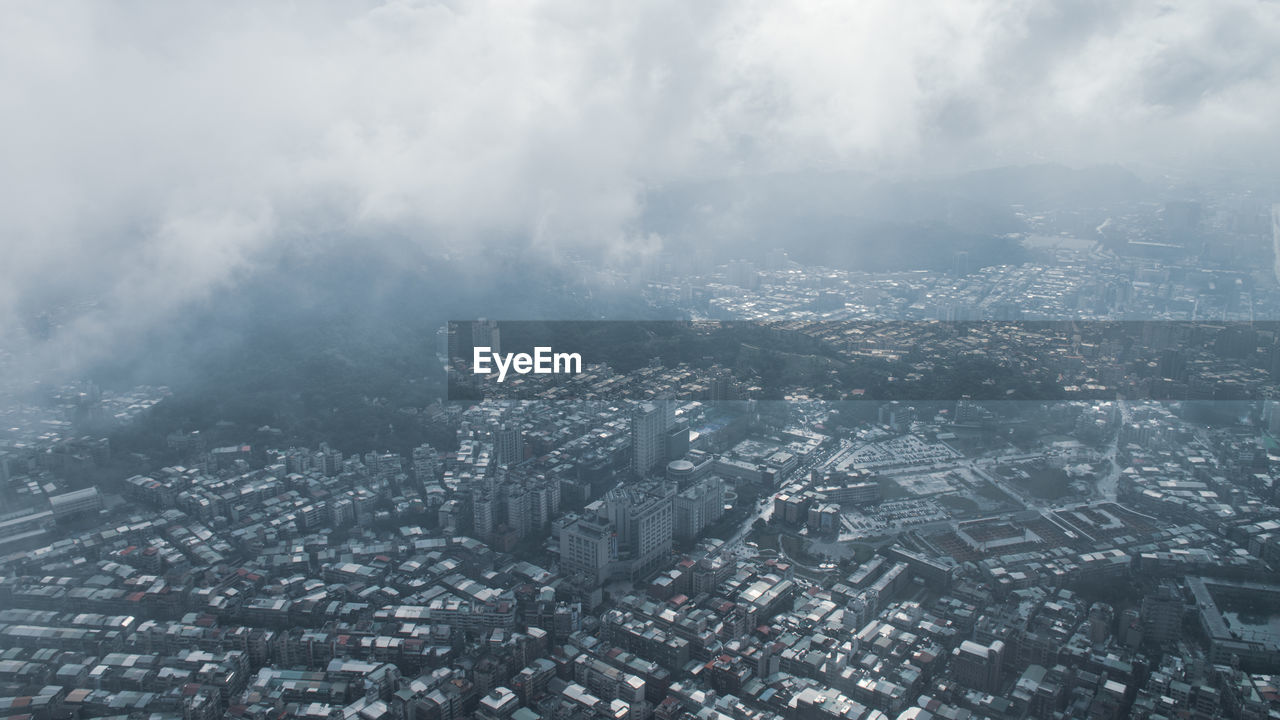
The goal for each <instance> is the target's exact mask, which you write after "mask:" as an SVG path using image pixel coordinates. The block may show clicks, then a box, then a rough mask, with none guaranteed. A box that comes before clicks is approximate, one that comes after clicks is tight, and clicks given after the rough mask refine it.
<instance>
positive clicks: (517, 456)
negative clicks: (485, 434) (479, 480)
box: [493, 423, 524, 465]
mask: <svg viewBox="0 0 1280 720" xmlns="http://www.w3.org/2000/svg"><path fill="white" fill-rule="evenodd" d="M493 452H494V455H496V458H495V459H496V460H497V463H498V464H499V465H515V464H516V463H519V462H520V461H521V460H524V435H522V434H521V432H520V428H519V427H516V426H515V425H508V424H506V423H503V424H502V425H501V426H500V427H499V428H498V429H497V430H494V432H493Z"/></svg>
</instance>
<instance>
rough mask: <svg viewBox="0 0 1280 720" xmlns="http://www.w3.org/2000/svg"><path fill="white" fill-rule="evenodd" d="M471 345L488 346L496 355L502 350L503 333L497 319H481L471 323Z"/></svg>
mask: <svg viewBox="0 0 1280 720" xmlns="http://www.w3.org/2000/svg"><path fill="white" fill-rule="evenodd" d="M471 346H472V347H487V348H489V350H490V352H492V353H493V354H495V355H498V354H501V352H502V334H501V333H500V332H499V331H498V321H497V320H485V319H484V318H480V319H479V320H477V321H475V322H473V323H471Z"/></svg>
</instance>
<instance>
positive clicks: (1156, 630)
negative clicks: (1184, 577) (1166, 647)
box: [1141, 582, 1185, 644]
mask: <svg viewBox="0 0 1280 720" xmlns="http://www.w3.org/2000/svg"><path fill="white" fill-rule="evenodd" d="M1184 609H1185V606H1184V603H1183V602H1182V598H1181V596H1180V594H1179V592H1178V588H1177V587H1176V586H1174V585H1173V584H1172V583H1167V582H1165V583H1161V584H1160V586H1159V587H1157V588H1156V589H1155V592H1151V593H1148V594H1146V595H1144V596H1143V598H1142V613H1141V617H1142V636H1143V638H1144V639H1146V640H1148V641H1150V642H1152V643H1156V644H1163V643H1169V642H1174V641H1176V640H1177V639H1178V638H1179V637H1180V636H1181V635H1182V613H1183V611H1184Z"/></svg>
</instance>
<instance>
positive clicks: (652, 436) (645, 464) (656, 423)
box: [631, 403, 667, 475]
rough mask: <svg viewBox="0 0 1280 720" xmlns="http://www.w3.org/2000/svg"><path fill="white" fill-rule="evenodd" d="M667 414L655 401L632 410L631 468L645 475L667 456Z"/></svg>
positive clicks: (638, 473)
mask: <svg viewBox="0 0 1280 720" xmlns="http://www.w3.org/2000/svg"><path fill="white" fill-rule="evenodd" d="M665 429H666V416H665V414H664V413H663V409H662V408H661V407H659V406H658V405H655V404H653V403H643V404H641V405H640V406H639V407H638V408H636V409H635V410H633V411H632V412H631V453H632V455H631V469H632V470H634V471H635V472H636V474H637V475H645V474H647V473H648V472H649V471H650V470H652V469H653V466H654V465H657V464H658V463H659V462H662V461H663V460H664V459H665V458H666V452H667V438H666V434H665V432H664V431H665Z"/></svg>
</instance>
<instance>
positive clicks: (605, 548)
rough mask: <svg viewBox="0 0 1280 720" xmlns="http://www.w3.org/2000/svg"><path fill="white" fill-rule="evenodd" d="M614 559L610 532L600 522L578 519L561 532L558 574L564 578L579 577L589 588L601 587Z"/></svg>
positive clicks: (610, 530)
mask: <svg viewBox="0 0 1280 720" xmlns="http://www.w3.org/2000/svg"><path fill="white" fill-rule="evenodd" d="M616 556H617V546H616V544H615V538H614V534H613V530H612V529H611V528H610V527H609V526H608V525H607V524H606V523H603V522H600V520H599V519H596V518H578V519H577V520H574V521H572V522H570V523H569V524H568V525H565V526H564V529H563V530H561V531H560V572H561V573H562V574H564V575H565V576H566V577H574V576H581V577H582V578H584V579H585V580H586V582H587V583H588V584H592V585H601V584H603V583H604V581H605V580H606V579H607V578H608V574H609V563H610V561H612V560H613V559H614V558H615V557H616Z"/></svg>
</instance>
